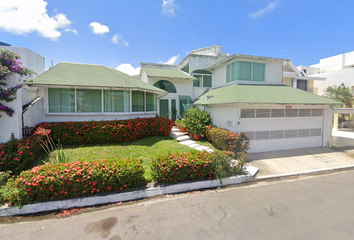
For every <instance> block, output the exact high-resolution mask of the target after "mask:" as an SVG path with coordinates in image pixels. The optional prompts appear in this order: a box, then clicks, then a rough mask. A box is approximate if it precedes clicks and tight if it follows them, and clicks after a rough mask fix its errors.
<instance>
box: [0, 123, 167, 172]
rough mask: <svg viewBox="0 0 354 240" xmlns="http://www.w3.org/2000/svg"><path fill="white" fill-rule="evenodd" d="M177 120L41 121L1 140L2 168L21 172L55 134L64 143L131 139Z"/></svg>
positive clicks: (160, 130)
mask: <svg viewBox="0 0 354 240" xmlns="http://www.w3.org/2000/svg"><path fill="white" fill-rule="evenodd" d="M172 126H173V123H172V121H171V120H169V119H168V118H163V117H159V118H137V119H130V120H115V121H100V122H95V121H90V122H54V123H41V124H38V125H37V129H36V131H35V133H34V134H33V135H32V136H30V137H28V138H24V139H21V140H16V139H14V138H13V139H12V140H10V141H9V142H7V143H4V144H0V171H7V170H10V171H12V172H13V173H14V174H19V173H20V172H21V171H22V170H25V169H27V168H28V167H29V166H30V165H31V164H32V163H33V162H34V161H35V160H36V159H37V158H38V156H39V155H40V154H41V153H42V152H44V150H43V149H42V147H41V145H40V140H46V139H47V136H50V137H52V139H53V140H54V141H55V142H58V140H60V143H61V144H63V145H75V144H107V143H120V142H131V141H135V140H137V139H140V138H144V137H148V136H157V135H165V136H168V135H169V134H170V132H171V129H172Z"/></svg>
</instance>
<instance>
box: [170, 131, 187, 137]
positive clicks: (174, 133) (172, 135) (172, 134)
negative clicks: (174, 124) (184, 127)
mask: <svg viewBox="0 0 354 240" xmlns="http://www.w3.org/2000/svg"><path fill="white" fill-rule="evenodd" d="M184 135H187V133H186V132H183V133H182V132H171V133H170V137H172V138H178V137H180V136H184Z"/></svg>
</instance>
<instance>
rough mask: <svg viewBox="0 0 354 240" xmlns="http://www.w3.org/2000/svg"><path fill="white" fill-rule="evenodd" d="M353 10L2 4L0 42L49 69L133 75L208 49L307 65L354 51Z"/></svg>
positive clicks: (228, 4)
mask: <svg viewBox="0 0 354 240" xmlns="http://www.w3.org/2000/svg"><path fill="white" fill-rule="evenodd" d="M353 9H354V1H352V0H322V1H317V0H314V1H308V0H270V1H268V0H219V1H206V0H130V1H129V0H119V1H118V0H101V1H97V0H95V1H93V0H86V1H79V0H74V1H73V0H71V1H68V0H60V1H58V0H11V1H10V0H0V41H3V42H6V43H10V44H11V45H12V46H21V47H27V48H29V49H30V50H32V51H34V52H36V53H38V54H40V55H42V56H43V57H45V59H46V68H48V67H49V66H50V65H51V60H53V62H54V64H58V63H59V62H77V63H90V64H101V65H105V66H108V67H112V68H117V67H118V66H120V68H119V69H121V70H123V71H128V70H129V69H130V70H131V69H132V68H137V67H139V66H140V62H154V63H167V62H168V63H172V64H173V63H175V64H178V63H179V62H180V61H181V60H182V59H183V58H184V57H185V56H186V55H187V53H188V52H190V51H191V50H193V47H194V48H195V49H197V48H202V47H207V46H211V45H222V46H223V51H224V52H225V53H227V52H230V53H231V54H235V53H237V54H247V55H256V56H267V57H279V58H290V59H291V60H292V61H293V62H294V64H295V65H310V64H315V63H317V62H318V61H319V59H321V58H325V57H330V56H333V55H336V54H341V53H344V52H349V51H354V44H353V42H354V41H353V40H354V25H353V22H354V14H353ZM193 38H194V43H193ZM122 64H125V65H122ZM130 65H131V66H130Z"/></svg>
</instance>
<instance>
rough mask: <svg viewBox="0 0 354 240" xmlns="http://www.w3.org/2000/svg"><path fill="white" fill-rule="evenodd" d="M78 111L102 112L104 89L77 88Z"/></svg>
mask: <svg viewBox="0 0 354 240" xmlns="http://www.w3.org/2000/svg"><path fill="white" fill-rule="evenodd" d="M76 111H77V113H98V112H102V90H96V89H76Z"/></svg>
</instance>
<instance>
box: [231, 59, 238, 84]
mask: <svg viewBox="0 0 354 240" xmlns="http://www.w3.org/2000/svg"><path fill="white" fill-rule="evenodd" d="M239 71H240V67H239V62H234V63H233V64H232V66H231V81H235V80H238V79H239V77H238V76H239V75H238V74H239Z"/></svg>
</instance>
